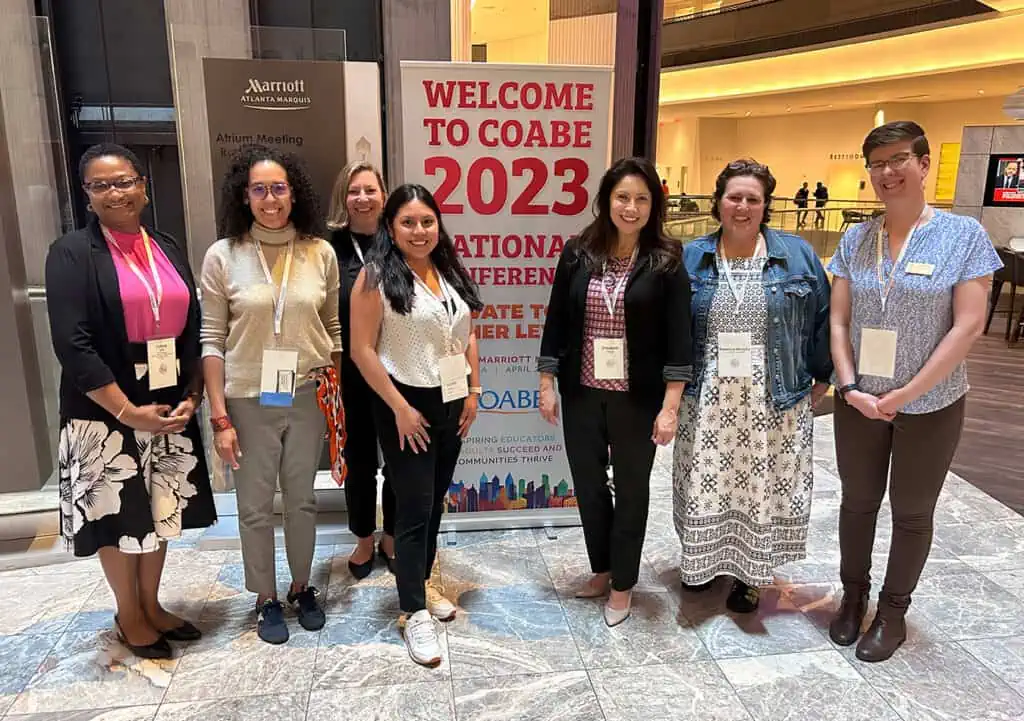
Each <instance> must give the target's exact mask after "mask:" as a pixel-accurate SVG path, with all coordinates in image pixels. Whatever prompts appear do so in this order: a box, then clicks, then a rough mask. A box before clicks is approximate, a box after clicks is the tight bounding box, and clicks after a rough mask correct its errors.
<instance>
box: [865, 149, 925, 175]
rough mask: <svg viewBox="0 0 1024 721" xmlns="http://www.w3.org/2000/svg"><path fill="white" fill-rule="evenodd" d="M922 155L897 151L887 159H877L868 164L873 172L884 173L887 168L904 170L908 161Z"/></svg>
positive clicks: (868, 167)
mask: <svg viewBox="0 0 1024 721" xmlns="http://www.w3.org/2000/svg"><path fill="white" fill-rule="evenodd" d="M919 157H921V156H919V155H915V154H914V153H897V154H896V155H894V156H892V157H891V158H889V159H887V160H876V161H875V162H873V163H868V164H867V169H868V170H869V171H870V172H872V173H876V174H877V173H883V172H885V169H886V168H888V169H889V170H893V171H895V170H903V168H905V167H907V163H909V162H910V159H911V158H919Z"/></svg>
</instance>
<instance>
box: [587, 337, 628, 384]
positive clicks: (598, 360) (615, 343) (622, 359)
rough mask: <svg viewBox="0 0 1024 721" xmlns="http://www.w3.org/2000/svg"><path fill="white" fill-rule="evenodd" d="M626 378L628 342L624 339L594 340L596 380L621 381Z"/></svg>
mask: <svg viewBox="0 0 1024 721" xmlns="http://www.w3.org/2000/svg"><path fill="white" fill-rule="evenodd" d="M625 378H626V341H625V339H624V338H595V339H594V379H595V380H599V381H621V380H625Z"/></svg>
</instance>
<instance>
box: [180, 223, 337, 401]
mask: <svg viewBox="0 0 1024 721" xmlns="http://www.w3.org/2000/svg"><path fill="white" fill-rule="evenodd" d="M292 238H295V255H294V258H293V259H292V267H291V272H290V274H289V279H288V290H287V294H286V297H285V307H284V316H283V318H282V328H281V337H280V338H279V339H275V338H274V298H275V297H276V296H277V294H278V292H279V290H280V287H281V277H282V275H283V274H284V266H285V257H286V256H287V253H288V241H289V240H290V239H292ZM256 243H261V244H262V246H261V247H262V248H263V254H264V256H265V257H266V259H267V265H268V266H269V267H270V268H271V275H272V276H273V278H274V285H273V286H271V285H270V284H268V283H267V280H266V276H265V275H264V273H263V266H262V265H260V259H259V255H258V254H257V252H256ZM200 285H201V287H202V291H203V295H202V307H203V325H202V330H201V332H200V339H201V341H202V344H203V357H204V358H205V357H207V356H213V357H217V358H223V359H224V363H225V369H224V376H225V383H224V395H225V397H227V398H254V397H257V396H259V391H260V368H261V364H262V361H263V351H264V349H266V348H284V349H290V350H296V351H298V353H299V368H298V373H299V381H300V384H301V383H302V382H305V381H304V377H305V375H306V374H307V373H308V372H309V371H310V370H312V369H314V368H319V367H322V366H328V365H331V353H340V352H341V322H340V321H339V320H338V286H339V274H338V259H337V256H335V254H334V250H333V249H332V248H331V246H330V244H329V243H328V242H327V241H326V240H323V239H321V238H309V237H297V236H296V232H295V228H294V227H292V226H291V225H289V226H287V227H286V228H282V229H280V230H272V229H270V228H265V227H263V226H261V225H258V224H254V225H253V227H252V230H251V231H250V235H248V236H246V237H244V238H241V239H235V240H232V239H224V240H218V241H217V242H216V243H214V244H213V245H212V246H210V249H209V250H208V251H207V252H206V258H205V259H204V260H203V272H202V276H201V278H200Z"/></svg>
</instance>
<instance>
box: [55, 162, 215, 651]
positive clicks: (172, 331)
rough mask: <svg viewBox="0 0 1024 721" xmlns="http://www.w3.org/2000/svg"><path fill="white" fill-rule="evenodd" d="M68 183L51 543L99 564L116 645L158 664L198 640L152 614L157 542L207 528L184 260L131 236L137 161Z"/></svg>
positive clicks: (58, 266) (192, 319)
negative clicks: (71, 222) (76, 194)
mask: <svg viewBox="0 0 1024 721" xmlns="http://www.w3.org/2000/svg"><path fill="white" fill-rule="evenodd" d="M79 176H80V178H81V182H82V187H83V188H84V189H85V192H86V194H87V195H88V197H89V205H88V208H89V211H90V213H91V214H92V215H91V217H90V219H89V223H88V225H87V226H86V227H85V228H84V229H82V230H77V231H74V232H72V233H68V234H67V235H65V236H63V237H61V238H59V239H58V240H57V241H55V242H54V243H53V245H51V246H50V249H49V252H48V253H47V256H46V297H47V312H48V314H49V319H50V335H51V338H52V340H53V349H54V352H55V353H56V356H57V360H58V362H59V363H60V366H61V378H60V433H59V441H58V456H57V472H58V478H59V483H60V498H61V502H60V521H61V533H62V535H63V537H64V539H65V540H66V541H67V543H68V544H70V545H71V547H72V548H73V550H74V554H75V555H76V556H91V555H93V554H97V553H98V554H99V557H100V564H101V565H102V567H103V573H104V575H105V576H106V579H107V583H108V584H109V585H110V589H111V590H112V591H113V593H114V597H115V599H116V602H117V613H116V615H115V616H114V624H115V626H116V628H117V633H118V637H119V639H120V641H121V643H123V644H124V645H125V646H126V647H127V648H128V649H129V650H130V651H131V652H132V653H134V654H135V655H136V656H138V657H140V658H150V659H158V658H170V656H171V647H170V644H169V643H168V641H195V640H197V639H198V638H199V637H200V633H199V630H198V629H196V627H195V626H193V625H192V624H191V623H188V622H187V621H182V620H181V619H180V618H178V617H177V616H174V615H173V614H171V613H169V612H168V611H166V610H165V609H164V608H163V606H161V605H160V600H159V590H160V577H161V575H162V574H163V568H164V560H165V558H166V556H167V541H168V540H170V539H173V538H178V537H179V536H180V535H181V532H182V531H183V530H184V529H189V528H205V527H207V526H210V525H211V524H213V523H214V522H215V521H216V519H217V513H216V510H215V509H214V505H213V494H212V492H211V490H210V478H209V474H208V473H207V466H206V457H205V455H204V453H203V447H202V440H201V436H200V432H199V426H198V424H197V423H196V420H195V411H196V407H197V406H198V405H199V403H200V400H201V398H202V395H203V376H202V373H201V372H200V366H199V301H198V300H197V298H196V288H195V284H194V282H193V279H192V271H191V269H190V268H189V263H188V254H187V253H186V252H185V249H184V248H182V247H181V246H180V245H179V244H178V242H177V241H176V240H175V239H174V238H172V237H170V236H169V235H165V234H164V233H159V232H156V231H154V230H152V229H147V228H145V227H144V226H143V225H142V221H141V215H142V212H143V210H144V209H145V207H146V205H148V204H149V197H148V196H147V194H146V177H145V172H144V171H143V169H142V164H141V163H140V162H139V159H138V158H137V157H136V156H135V155H134V154H133V153H132V152H131V151H129V150H127V149H126V148H123V147H121V146H119V145H112V144H102V145H94V146H93V147H91V148H89V149H88V150H86V152H85V154H84V155H83V156H82V159H81V162H80V163H79Z"/></svg>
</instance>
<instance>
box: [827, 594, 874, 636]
mask: <svg viewBox="0 0 1024 721" xmlns="http://www.w3.org/2000/svg"><path fill="white" fill-rule="evenodd" d="M867 610H868V591H867V589H865V588H859V587H853V586H849V587H847V588H846V589H845V590H844V591H843V602H842V604H841V605H840V606H839V611H838V612H837V613H836V616H835V618H833V619H832V623H830V624H829V626H828V636H829V638H831V639H832V640H833V641H835V642H836V643H837V644H839V645H840V646H850V645H851V644H853V642H854V641H856V640H857V638H858V637H859V636H860V626H861V624H862V623H863V622H864V614H865V613H867Z"/></svg>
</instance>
